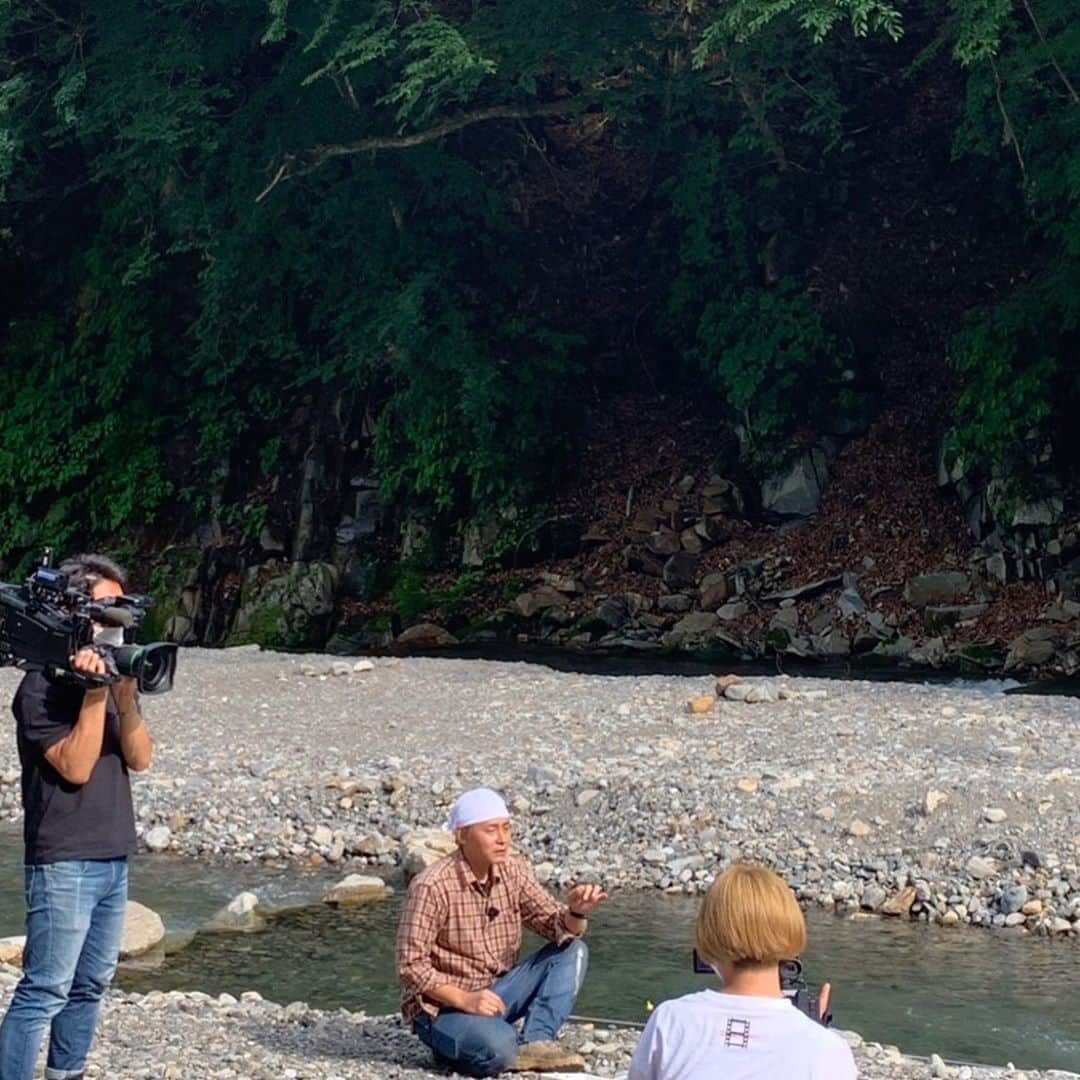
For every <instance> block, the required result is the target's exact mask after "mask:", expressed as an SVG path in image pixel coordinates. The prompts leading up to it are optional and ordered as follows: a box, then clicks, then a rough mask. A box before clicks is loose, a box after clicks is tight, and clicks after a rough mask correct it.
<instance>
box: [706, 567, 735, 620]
mask: <svg viewBox="0 0 1080 1080" xmlns="http://www.w3.org/2000/svg"><path fill="white" fill-rule="evenodd" d="M698 595H699V597H700V599H699V601H698V602H699V604H700V605H701V609H702V610H703V611H715V610H716V609H717V608H718V607H720V605H721V604H723V603H724V601H725V600H727V598H728V597H729V596H730V595H731V583H730V582H729V581H728V579H727V575H726V574H724V573H720V572H717V573H715V574H706V575H705V576H704V577H703V578H702V579H701V584H700V585H699V586H698Z"/></svg>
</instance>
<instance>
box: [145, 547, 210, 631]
mask: <svg viewBox="0 0 1080 1080" xmlns="http://www.w3.org/2000/svg"><path fill="white" fill-rule="evenodd" d="M203 554H204V553H203V549H202V548H199V547H180V546H177V547H169V548H166V549H165V550H164V551H163V552H162V553H161V557H160V558H159V560H158V561H157V562H156V563H155V565H154V567H153V568H152V569H151V571H150V583H149V590H148V592H149V595H150V597H151V599H152V600H153V601H154V602H153V604H152V605H151V607H150V608H149V610H148V611H147V613H146V618H145V619H144V620H143V625H142V628H141V630H140V632H139V639H140V640H141V641H163V640H164V641H181V642H184V641H185V639H186V638H187V633H185V632H184V631H185V626H184V625H183V624H184V623H187V624H190V623H191V622H193V621H194V618H195V612H194V611H187V610H184V605H183V603H182V598H183V596H184V594H185V592H188V591H189V590H192V589H193V588H194V586H195V585H196V584H197V583H198V576H199V568H200V566H202V561H203Z"/></svg>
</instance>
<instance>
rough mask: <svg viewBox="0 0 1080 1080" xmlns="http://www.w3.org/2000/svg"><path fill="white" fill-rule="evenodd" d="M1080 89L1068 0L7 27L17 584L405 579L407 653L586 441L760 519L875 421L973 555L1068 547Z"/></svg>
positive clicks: (155, 12) (11, 523)
mask: <svg viewBox="0 0 1080 1080" xmlns="http://www.w3.org/2000/svg"><path fill="white" fill-rule="evenodd" d="M1070 15H1072V16H1073V17H1072V18H1070ZM1078 88H1080V20H1077V19H1076V18H1075V9H1074V8H1073V5H1072V4H1070V3H1069V2H1068V0H942V2H935V0H928V2H920V3H889V2H885V0H823V2H818V0H729V2H728V3H723V4H719V3H714V2H711V0H677V2H676V0H650V2H646V0H543V2H541V0H443V2H429V0H414V2H408V0H399V2H390V0H367V2H362V0H269V3H267V2H266V0H261V2H259V0H231V2H230V0H140V2H138V3H136V2H134V0H99V2H98V3H94V4H88V3H79V2H76V0H0V282H2V292H0V349H2V355H3V366H2V370H0V405H2V411H0V563H2V564H3V567H4V569H5V571H6V573H7V574H8V575H14V574H18V573H22V572H24V571H25V569H26V568H27V567H28V566H29V565H30V563H31V561H32V560H33V559H34V558H35V557H36V555H37V553H38V551H39V550H40V548H41V546H42V545H43V544H46V543H48V544H52V545H54V546H57V547H59V548H61V549H68V548H70V547H72V546H76V545H77V546H87V545H91V544H96V545H105V546H107V547H109V549H110V550H113V551H116V552H118V553H120V554H121V555H125V556H127V557H131V558H135V559H136V560H138V559H139V558H141V557H143V556H146V555H147V554H148V553H156V552H160V551H161V550H163V549H165V548H167V547H168V546H169V545H178V544H186V545H194V546H196V547H199V548H202V549H207V548H210V547H216V548H219V549H225V548H227V549H229V550H230V551H231V552H233V554H232V555H231V556H230V557H229V558H230V560H231V561H228V565H227V566H226V570H227V571H228V573H227V574H226V575H225V576H226V577H228V575H229V574H231V575H233V576H234V577H235V576H237V575H239V576H241V577H242V575H243V573H244V572H245V570H246V569H248V568H250V567H251V566H254V565H256V564H258V563H260V562H261V561H263V560H265V558H266V557H267V556H268V555H270V554H274V555H282V556H285V555H287V556H288V557H289V558H290V559H292V560H297V561H312V560H330V561H331V562H333V563H335V565H336V566H337V568H338V571H340V572H341V573H342V574H344V575H346V576H347V575H348V574H349V573H350V572H351V571H352V570H353V569H355V566H356V564H357V562H358V561H359V562H361V563H362V564H363V566H364V567H366V568H367V569H368V570H370V568H371V566H373V565H375V562H374V561H373V560H372V559H371V558H369V555H368V554H367V553H368V552H369V551H376V550H377V551H378V554H379V561H378V565H379V566H381V567H384V568H385V567H386V566H387V565H392V566H393V567H395V568H396V569H394V570H392V571H385V570H384V571H383V572H382V574H381V577H380V575H379V574H374V573H365V575H364V581H363V582H362V583H361V584H359V585H356V584H355V575H354V586H355V587H354V588H353V592H354V593H355V597H354V599H355V600H356V601H357V602H358V603H363V602H368V601H371V600H372V599H377V597H378V595H379V593H380V591H381V592H387V591H394V592H396V595H397V598H398V601H397V614H398V616H402V615H404V616H405V617H406V621H408V616H409V615H417V614H419V613H420V612H422V611H423V610H424V608H425V606H426V605H425V603H424V602H422V601H421V600H419V599H416V597H415V596H414V597H413V600H412V601H410V600H409V596H410V591H411V592H412V593H418V592H419V591H420V589H419V586H415V585H414V584H410V582H412V578H410V577H409V574H410V573H412V572H413V568H414V567H415V566H417V565H423V566H424V568H426V569H428V570H433V571H435V570H439V569H440V568H445V567H447V566H450V565H451V564H453V565H457V566H459V565H460V554H461V548H462V545H463V544H466V546H467V545H468V539H467V537H468V533H469V530H470V528H471V529H473V530H474V531H475V530H476V529H477V528H478V527H479V526H478V524H477V523H488V524H490V523H495V524H494V525H492V526H491V528H490V529H489V530H488V531H489V532H490V533H491V536H490V542H489V544H488V547H487V548H486V549H485V551H486V552H488V553H494V555H496V556H498V555H499V554H500V553H503V554H505V552H506V551H508V550H513V551H514V552H517V551H518V550H519V549H520V547H521V544H522V542H523V539H528V538H535V537H536V536H537V535H539V534H540V533H541V532H543V531H544V530H545V528H546V532H547V533H548V534H550V533H551V532H552V529H551V528H550V527H549V526H548V524H547V523H549V522H551V521H552V520H560V519H561V517H562V515H560V514H555V513H553V507H555V508H557V507H559V506H560V505H561V503H565V502H566V501H567V500H568V499H569V500H572V499H573V498H574V497H575V496H574V494H573V493H572V492H570V491H569V490H568V489H570V488H571V487H573V486H574V484H575V483H578V482H579V481H580V480H581V478H582V477H586V476H590V475H593V474H594V472H595V461H590V459H589V453H590V447H591V448H593V451H592V452H593V453H594V455H596V454H600V453H601V451H600V449H599V446H600V445H601V444H602V445H604V446H606V447H608V451H609V452H610V451H611V450H612V448H614V454H615V458H614V459H610V458H609V460H608V464H607V465H605V468H607V469H609V470H617V468H618V464H619V462H620V461H622V462H624V463H625V458H626V454H627V453H633V452H636V451H634V450H633V448H634V447H637V448H638V451H640V452H642V453H645V454H646V455H647V454H649V453H651V452H652V451H649V449H648V447H650V446H652V447H653V448H654V449H655V448H656V447H659V446H660V444H661V443H663V442H664V441H665V440H666V439H668V437H669V436H670V437H671V438H672V439H673V440H674V442H675V443H676V444H679V445H677V446H676V448H675V449H676V451H678V452H679V453H682V452H683V449H685V447H686V446H689V447H691V448H697V449H698V450H700V455H699V457H697V458H694V460H693V461H692V462H691V470H690V471H693V469H694V468H698V469H699V471H700V472H701V478H702V480H703V479H704V478H706V477H708V476H709V475H710V472H712V473H713V474H714V475H718V478H724V479H725V482H727V481H728V480H731V481H732V482H733V483H734V484H735V485H736V488H737V490H738V491H739V492H740V494H739V495H738V498H737V500H736V502H737V504H738V505H737V510H738V513H737V514H733V517H736V518H738V519H740V520H741V521H744V522H745V521H749V522H751V523H753V522H755V521H764V520H767V519H768V517H769V515H768V512H767V511H768V498H767V496H766V495H764V494H763V491H765V490H766V489H767V487H768V483H769V478H770V477H774V476H775V475H776V474H777V470H782V469H783V468H784V467H785V463H787V462H790V460H791V456H792V454H793V453H802V452H808V449H807V448H811V447H815V446H818V445H822V440H826V441H827V442H828V445H829V446H831V447H832V450H831V451H830V452H835V449H836V447H839V446H843V445H846V442H847V441H848V440H851V439H858V438H859V437H861V436H863V435H864V434H865V433H866V432H867V431H869V430H871V428H872V426H873V425H874V424H875V423H876V422H879V421H880V418H881V417H882V416H892V417H893V418H894V419H895V418H896V417H898V416H900V417H905V418H906V419H905V420H904V422H903V424H901V427H902V428H903V430H902V437H903V439H906V440H908V441H909V442H911V443H913V445H914V448H915V451H916V458H917V460H918V461H919V462H920V463H921V464H920V466H919V467H920V468H921V470H922V472H923V473H925V474H929V475H930V483H931V484H932V483H933V476H932V474H933V472H934V468H935V465H934V462H933V461H932V460H931V459H932V458H933V457H934V456H935V455H936V457H937V468H938V469H939V470H941V471H942V472H943V475H944V477H945V478H946V479H947V480H949V481H950V482H951V484H952V494H951V495H950V498H951V499H952V500H953V501H954V502H955V504H956V506H957V520H959V521H961V522H962V521H963V518H964V516H965V515H966V517H967V520H968V523H969V524H970V525H971V526H972V529H973V531H974V533H975V538H976V539H977V538H979V536H981V535H985V534H986V533H987V532H990V531H993V529H995V528H997V527H1002V528H1005V527H1007V526H1010V525H1015V524H1018V523H1019V524H1024V523H1033V524H1036V525H1039V526H1043V525H1046V526H1054V527H1056V526H1058V525H1060V524H1061V523H1062V522H1064V521H1065V520H1066V518H1067V517H1068V515H1069V512H1070V508H1073V509H1074V508H1075V492H1073V491H1072V490H1071V489H1070V487H1069V484H1070V481H1071V477H1072V475H1073V474H1074V473H1075V467H1076V465H1077V464H1078V463H1080V436H1078V433H1077V429H1076V425H1075V423H1074V422H1073V418H1074V416H1075V414H1076V408H1077V405H1078V404H1080V361H1078V355H1080V352H1078V348H1077V345H1078V317H1080V97H1078ZM635 403H636V404H635ZM890 410H891V411H890ZM620 417H621V418H622V421H623V422H622V423H621V424H620ZM898 422H899V421H898ZM904 424H906V426H904ZM605 432H606V433H607V438H606V439H604V438H601V436H602V435H603V434H604V433H605ZM665 445H666V444H665ZM620 447H622V449H621V450H620ZM626 447H631V450H627V449H626ZM680 447H681V448H682V449H680ZM656 452H657V453H659V451H656ZM620 454H622V457H620V456H619V455H620ZM920 455H921V456H920ZM691 457H693V454H691ZM612 460H614V464H613V463H612ZM664 460H665V461H666V459H664ZM927 462H929V465H928V464H927ZM885 468H886V471H887V470H888V466H887V465H886V466H885ZM678 469H679V466H678V463H677V462H676V461H674V460H672V462H671V463H670V468H669V469H668V471H671V472H673V474H675V473H678ZM590 470H593V472H590ZM874 482H875V481H874V480H870V483H871V484H873V483H874ZM916 482H917V481H916V479H915V478H913V479H912V483H916ZM762 485H764V487H763V486H762ZM598 490H599V488H596V489H592V488H590V489H588V490H587V491H586V492H585V494H584V495H583V494H582V492H578V493H577V496H576V497H577V498H578V499H579V501H580V500H581V499H582V498H585V497H587V498H588V499H590V500H592V501H593V502H594V503H596V502H598V501H599V500H600V496H599V495H597V494H596V492H597V491H598ZM688 490H689V489H688ZM719 494H720V492H719V489H717V490H715V491H714V492H713V495H714V496H717V497H718V496H719ZM631 495H632V493H628V492H627V491H626V490H623V489H622V488H621V487H620V491H619V496H618V500H619V502H620V504H621V503H622V502H623V500H624V499H625V503H626V506H625V511H626V514H627V515H630V513H631V501H632V499H631ZM361 496H362V498H361ZM640 496H641V488H640V486H639V488H638V496H637V498H638V499H639V500H640ZM704 497H705V498H706V499H708V498H709V497H710V496H709V494H708V493H706V495H705V496H704ZM365 506H367V507H369V508H376V509H377V514H376V516H377V527H376V526H373V527H372V528H371V529H368V528H367V527H366V526H365V525H364V522H363V520H362V519H363V517H364V509H363V508H364V507H365ZM1025 507H1026V508H1028V510H1027V511H1024V509H1023V508H1025ZM1032 507H1035V508H1036V509H1035V510H1033V511H1032V510H1031V508H1032ZM672 513H674V511H672ZM1025 513H1027V516H1026V517H1025ZM585 516H586V518H587V516H588V515H585ZM417 522H422V523H423V528H422V529H421V530H420V531H419V532H418V528H419V527H418V526H417ZM701 523H702V524H701V528H700V529H699V532H700V534H701V537H702V538H703V539H705V540H706V541H708V542H709V543H713V544H717V543H720V540H721V538H720V537H718V536H717V535H715V534H714V533H710V528H711V526H709V525H708V522H707V521H706V520H705V518H704V517H702V518H701ZM585 524H588V522H587V521H586V522H585ZM486 527H487V526H486V525H485V528H486ZM912 527H913V530H915V531H917V529H915V525H914V523H913V525H912ZM675 528H676V531H678V529H679V523H676V524H675ZM343 530H344V531H343ZM556 531H557V530H556ZM579 531H580V530H579ZM653 531H655V529H654V530H653ZM924 531H925V530H924ZM728 532H731V533H733V534H734V535H735V537H736V539H737V538H738V535H739V530H738V528H737V527H735V526H730V527H728ZM725 535H726V534H725ZM579 539H580V538H579ZM950 542H951V541H950ZM1025 543H1027V544H1028V546H1029V547H1031V544H1030V542H1029V541H1027V540H1025ZM1055 544H1056V545H1057V547H1055V546H1054V545H1055ZM343 545H344V546H345V547H346V548H349V551H348V552H347V553H346V554H344V555H342V554H341V550H340V549H341V548H342V546H343ZM380 545H381V546H380ZM402 545H404V549H402ZM1047 545H1049V547H1047ZM474 546H475V545H474ZM654 546H655V545H654ZM677 546H678V545H676V547H677ZM571 547H573V545H571ZM661 547H662V545H661ZM1036 547H1037V550H1035V549H1032V551H1031V552H1030V554H1031V558H1030V559H1029V560H1028V561H1027V562H1026V563H1023V560H1021V563H1022V565H1020V569H1019V571H1017V572H1015V573H1009V574H1003V575H1002V580H1003V581H1004V580H1006V579H1007V578H1008V577H1010V576H1012V577H1015V576H1019V577H1021V578H1023V577H1025V576H1027V577H1029V578H1034V579H1042V578H1045V577H1046V573H1045V572H1043V571H1046V572H1049V571H1050V570H1053V569H1054V567H1055V566H1057V565H1059V564H1060V563H1061V562H1062V556H1063V555H1068V554H1069V552H1068V551H1065V552H1063V551H1062V549H1061V543H1060V538H1058V537H1057V536H1056V534H1055V536H1053V537H1052V536H1050V534H1049V533H1046V534H1040V536H1039V538H1038V541H1037V545H1036ZM620 550H621V548H620ZM551 554H553V555H557V554H559V544H558V537H557V536H556V537H555V538H554V540H552V549H551ZM672 554H674V552H672V551H668V550H661V551H660V552H657V555H658V556H660V555H663V556H665V557H668V556H671V555H672ZM1042 558H1049V559H1050V560H1051V562H1050V563H1047V564H1045V565H1043V564H1040V563H1039V560H1040V559H1042ZM472 561H473V562H474V564H477V565H479V564H482V563H483V562H484V558H480V559H478V560H477V559H474V560H472ZM631 562H632V560H631ZM504 563H505V560H504ZM627 565H630V564H629V563H627ZM1024 566H1026V567H1027V573H1026V574H1025V572H1024ZM402 567H405V568H406V570H404V571H403V570H402ZM1040 567H1041V569H1040ZM630 568H631V569H637V570H642V569H644V570H646V571H648V570H649V569H650V567H648V566H645V567H644V568H643V567H634V566H632V565H630ZM926 569H934V567H933V566H928V567H926ZM654 576H658V577H662V576H663V575H662V573H657V574H654ZM699 576H700V575H699ZM375 579H378V580H377V581H376V580H375ZM443 584H444V586H445V588H447V589H450V590H453V589H454V588H457V589H458V591H459V592H462V591H464V589H465V585H463V584H461V582H460V581H458V580H451V579H449V578H448V579H447V580H446V581H445V582H444V583H443ZM667 584H669V585H670V584H671V582H668V583H667ZM676 584H678V582H677V581H676ZM403 597H404V600H403V599H402V598H403ZM426 598H427V597H426ZM232 614H235V610H234V611H233V612H232ZM207 617H208V618H210V621H211V622H213V620H214V618H215V617H211V616H207ZM216 618H217V619H218V622H219V623H220V622H221V619H222V618H225V619H226V621H228V619H227V618H226V616H221V615H219V616H216ZM223 635H224V630H223V629H222V626H221V625H218V626H217V628H216V630H215V629H213V628H212V627H209V626H207V625H204V626H203V627H202V628H201V630H200V631H199V634H198V636H200V637H201V638H204V639H208V640H212V639H214V638H215V637H217V638H218V639H221V638H222V637H223Z"/></svg>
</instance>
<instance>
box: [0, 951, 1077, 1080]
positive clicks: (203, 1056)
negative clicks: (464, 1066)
mask: <svg viewBox="0 0 1080 1080" xmlns="http://www.w3.org/2000/svg"><path fill="white" fill-rule="evenodd" d="M16 977H17V973H16V972H15V971H14V970H13V969H11V968H4V967H2V966H0V988H2V993H0V1006H2V1005H3V1004H5V1003H6V994H7V993H8V992H9V986H10V984H11V983H13V982H14V980H15V978H16ZM563 1037H564V1039H565V1041H566V1042H567V1044H569V1045H571V1046H573V1047H575V1048H576V1049H579V1050H580V1051H581V1052H582V1053H583V1054H584V1055H585V1058H586V1061H587V1065H588V1069H589V1071H590V1072H591V1073H592V1074H594V1075H598V1076H603V1077H612V1076H617V1075H618V1074H619V1073H620V1072H622V1071H623V1070H625V1069H626V1067H627V1065H628V1064H629V1060H630V1054H631V1052H632V1050H633V1047H634V1045H635V1043H636V1041H637V1032H636V1031H628V1030H625V1029H609V1028H599V1027H595V1026H593V1025H591V1024H578V1025H571V1026H569V1027H568V1028H567V1029H566V1031H565V1032H564V1036H563ZM849 1039H850V1040H851V1042H852V1043H853V1044H854V1046H855V1057H856V1060H857V1062H858V1065H859V1075H860V1077H861V1078H862V1080H924V1078H930V1077H943V1076H951V1077H955V1078H957V1080H983V1078H987V1080H988V1078H990V1077H994V1078H996V1080H1002V1078H1007V1080H1064V1078H1066V1077H1075V1076H1076V1074H1075V1073H1065V1072H1060V1071H1055V1070H1052V1071H1049V1072H1036V1071H1032V1070H1025V1071H1019V1070H1014V1069H1011V1068H1006V1069H990V1068H981V1067H980V1068H973V1067H970V1066H959V1067H958V1066H948V1065H946V1064H945V1063H943V1062H941V1061H934V1062H926V1061H920V1060H915V1059H912V1058H906V1057H904V1056H903V1055H901V1054H900V1052H899V1051H898V1050H897V1049H896V1048H895V1047H889V1046H880V1045H879V1044H877V1043H863V1042H862V1040H861V1039H859V1037H858V1036H857V1035H850V1036H849ZM430 1066H431V1058H430V1055H429V1054H428V1052H427V1050H425V1049H424V1047H422V1046H421V1045H420V1043H419V1041H418V1040H416V1039H415V1038H413V1037H412V1036H411V1035H410V1034H408V1033H407V1032H406V1031H404V1030H403V1029H402V1027H401V1025H400V1024H399V1022H398V1020H397V1019H396V1018H395V1017H368V1016H365V1015H364V1014H363V1013H351V1012H348V1011H346V1010H344V1009H340V1010H337V1011H335V1012H319V1011H317V1010H314V1009H309V1008H308V1007H307V1006H306V1005H304V1004H302V1003H300V1002H296V1003H293V1004H290V1005H287V1006H283V1005H277V1004H273V1003H271V1002H268V1001H265V1000H263V999H262V998H260V997H259V995H258V994H243V995H241V997H240V999H237V998H234V997H232V996H231V995H229V994H223V995H221V997H219V998H211V997H209V996H208V995H206V994H197V993H196V994H182V993H177V992H173V993H168V994H163V993H159V992H153V993H150V994H146V995H139V994H121V993H118V992H115V991H114V992H112V993H110V995H109V997H108V999H107V1001H106V1004H105V1007H104V1009H103V1011H102V1016H101V1023H100V1026H99V1028H98V1037H97V1040H96V1043H95V1046H94V1049H93V1051H92V1052H91V1058H90V1061H89V1063H88V1066H87V1070H86V1076H87V1080H112V1078H117V1080H229V1078H236V1080H240V1078H244V1080H427V1078H431V1080H435V1078H439V1080H444V1078H445V1077H446V1076H447V1074H446V1073H444V1072H437V1071H434V1070H432V1069H431V1067H430Z"/></svg>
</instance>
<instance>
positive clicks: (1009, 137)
mask: <svg viewBox="0 0 1080 1080" xmlns="http://www.w3.org/2000/svg"><path fill="white" fill-rule="evenodd" d="M990 67H991V69H992V70H993V72H994V94H995V95H996V97H997V103H998V109H999V110H1000V112H1001V119H1002V121H1003V122H1004V124H1005V141H1006V142H1011V143H1012V144H1013V149H1014V150H1015V151H1016V160H1017V161H1018V162H1019V163H1020V175H1021V176H1023V178H1024V181H1025V182H1026V181H1027V168H1026V167H1025V166H1024V155H1023V154H1022V153H1021V152H1020V141H1019V140H1018V139H1017V137H1016V129H1015V128H1014V127H1013V123H1012V120H1011V119H1010V117H1009V111H1008V109H1006V108H1005V98H1004V97H1003V96H1002V93H1001V89H1002V87H1001V75H1000V74H999V73H998V68H997V64H996V63H995V62H994V58H993V57H992V56H991V57H990Z"/></svg>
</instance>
